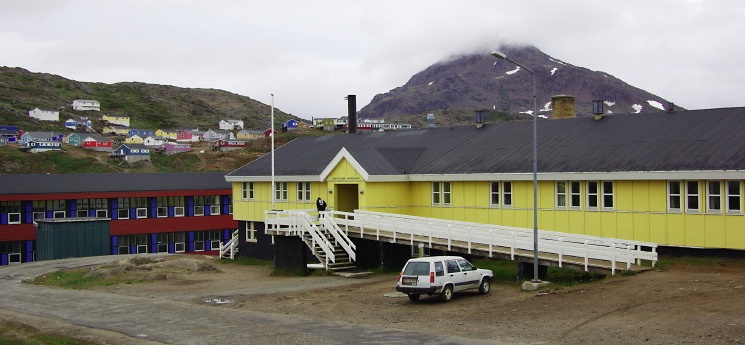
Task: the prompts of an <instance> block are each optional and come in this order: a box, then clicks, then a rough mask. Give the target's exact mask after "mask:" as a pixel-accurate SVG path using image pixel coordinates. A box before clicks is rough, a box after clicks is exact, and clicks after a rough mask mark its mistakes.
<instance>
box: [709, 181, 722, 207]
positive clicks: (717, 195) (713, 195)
mask: <svg viewBox="0 0 745 345" xmlns="http://www.w3.org/2000/svg"><path fill="white" fill-rule="evenodd" d="M713 184H716V189H717V190H716V191H713V189H714V188H712V185H713ZM723 196H724V193H722V181H716V180H713V181H706V213H715V214H721V213H722V197H723ZM712 201H715V202H712ZM714 203H716V204H717V206H716V207H712V204H714Z"/></svg>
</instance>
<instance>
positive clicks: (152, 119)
mask: <svg viewBox="0 0 745 345" xmlns="http://www.w3.org/2000/svg"><path fill="white" fill-rule="evenodd" d="M76 99H94V100H97V101H99V102H100V103H101V112H100V113H98V112H92V111H87V112H81V111H74V110H72V108H71V106H70V105H71V104H72V101H73V100H76ZM33 108H47V109H60V122H56V123H53V122H45V121H36V120H35V119H32V118H29V116H28V111H29V110H31V109H33ZM270 113H271V107H270V106H269V105H266V104H263V103H261V102H259V101H256V100H253V99H251V98H249V97H245V96H241V95H238V94H234V93H230V92H227V91H222V90H215V89H191V88H181V87H175V86H168V85H157V84H145V83H137V82H126V83H115V84H105V83H88V82H80V81H75V80H70V79H65V78H63V77H60V76H57V75H52V74H46V73H33V72H29V71H27V70H25V69H23V68H12V67H0V124H3V125H18V126H20V127H21V128H23V129H24V130H62V126H63V125H64V121H65V120H67V119H68V118H71V117H72V116H73V115H78V116H88V117H91V118H92V119H93V120H95V119H96V118H100V115H101V114H116V115H123V116H130V117H131V119H132V120H131V121H132V122H131V124H132V127H134V128H147V129H159V128H179V127H183V128H199V129H202V130H207V129H210V128H213V129H216V128H217V126H218V123H219V122H220V120H223V119H237V120H243V123H244V127H245V128H246V129H255V130H264V129H266V128H269V127H270V122H271V119H270V116H269V114H270ZM274 115H275V122H277V123H280V122H284V121H287V120H289V119H298V118H297V117H295V116H292V115H290V114H286V113H284V112H282V111H280V110H278V109H275V111H274ZM94 123H95V122H94ZM94 128H96V126H94ZM98 128H100V126H98Z"/></svg>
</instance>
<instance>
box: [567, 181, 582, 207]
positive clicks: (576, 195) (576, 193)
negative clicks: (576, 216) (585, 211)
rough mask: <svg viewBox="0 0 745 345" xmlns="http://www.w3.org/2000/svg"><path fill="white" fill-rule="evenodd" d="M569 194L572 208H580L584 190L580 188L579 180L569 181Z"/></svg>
mask: <svg viewBox="0 0 745 345" xmlns="http://www.w3.org/2000/svg"><path fill="white" fill-rule="evenodd" d="M569 194H570V199H569V201H570V203H571V208H573V209H579V208H581V207H582V190H581V188H580V183H579V181H571V182H569Z"/></svg>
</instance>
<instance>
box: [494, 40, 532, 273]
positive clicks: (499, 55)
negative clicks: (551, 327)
mask: <svg viewBox="0 0 745 345" xmlns="http://www.w3.org/2000/svg"><path fill="white" fill-rule="evenodd" d="M491 56H493V57H495V58H497V59H505V60H507V61H509V62H512V63H514V64H515V65H518V66H520V67H522V68H524V69H525V70H526V71H528V72H530V75H531V76H532V77H533V282H540V281H541V280H540V279H539V278H538V105H537V104H538V103H536V94H535V72H533V70H531V69H530V68H527V67H525V66H523V65H522V64H520V63H519V62H517V61H515V60H512V59H510V58H508V57H507V55H505V54H504V53H502V52H500V51H496V50H495V51H493V52H491Z"/></svg>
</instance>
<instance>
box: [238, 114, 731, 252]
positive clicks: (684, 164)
mask: <svg viewBox="0 0 745 345" xmlns="http://www.w3.org/2000/svg"><path fill="white" fill-rule="evenodd" d="M532 138H533V137H532V121H513V122H502V123H494V124H486V125H483V126H462V127H446V128H428V129H422V130H413V131H406V132H375V133H366V134H354V135H338V136H333V135H332V136H323V137H301V138H298V139H295V140H293V141H292V142H290V143H287V144H285V145H284V146H282V147H280V148H279V149H277V150H276V151H275V163H274V169H272V163H271V161H272V160H271V157H270V156H271V155H265V156H263V157H261V158H259V159H257V160H256V161H253V162H251V163H249V164H247V165H245V166H243V167H242V168H240V169H237V170H236V171H233V172H231V173H229V174H228V175H227V176H226V180H227V181H228V182H231V183H232V186H233V200H234V211H233V215H234V218H235V219H236V220H238V221H239V224H240V227H241V228H242V229H244V230H246V236H245V237H244V240H246V241H248V242H249V243H260V242H261V241H260V239H257V238H258V236H259V235H261V231H262V229H264V227H263V222H264V216H265V211H266V210H270V209H278V210H292V209H312V208H314V201H315V199H316V198H318V197H320V198H322V199H324V200H326V201H327V202H328V204H329V207H332V208H333V209H335V210H339V211H353V210H366V211H377V212H385V213H393V214H403V215H411V216H419V217H429V218H434V219H447V220H456V221H467V222H476V223H483V224H498V225H506V226H514V227H520V228H531V227H532V226H533V175H532ZM272 170H274V176H272ZM272 180H273V181H275V183H274V186H272V183H271V181H272ZM744 185H745V108H728V109H710V110H696V111H677V112H670V113H658V114H643V115H632V114H626V115H621V114H614V115H606V116H603V117H602V118H599V119H594V118H592V117H578V118H571V119H562V120H543V119H541V120H539V121H538V188H537V195H538V227H539V228H540V229H541V230H550V231H557V232H564V233H571V234H583V235H592V236H600V237H607V238H617V239H628V240H637V241H647V242H654V243H657V244H659V245H660V246H670V247H695V248H724V249H736V250H743V249H745V215H744V214H743V193H745V190H744V189H743V188H744ZM251 250H254V251H260V250H263V249H259V248H249V250H248V251H249V255H251V254H250V252H251Z"/></svg>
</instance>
